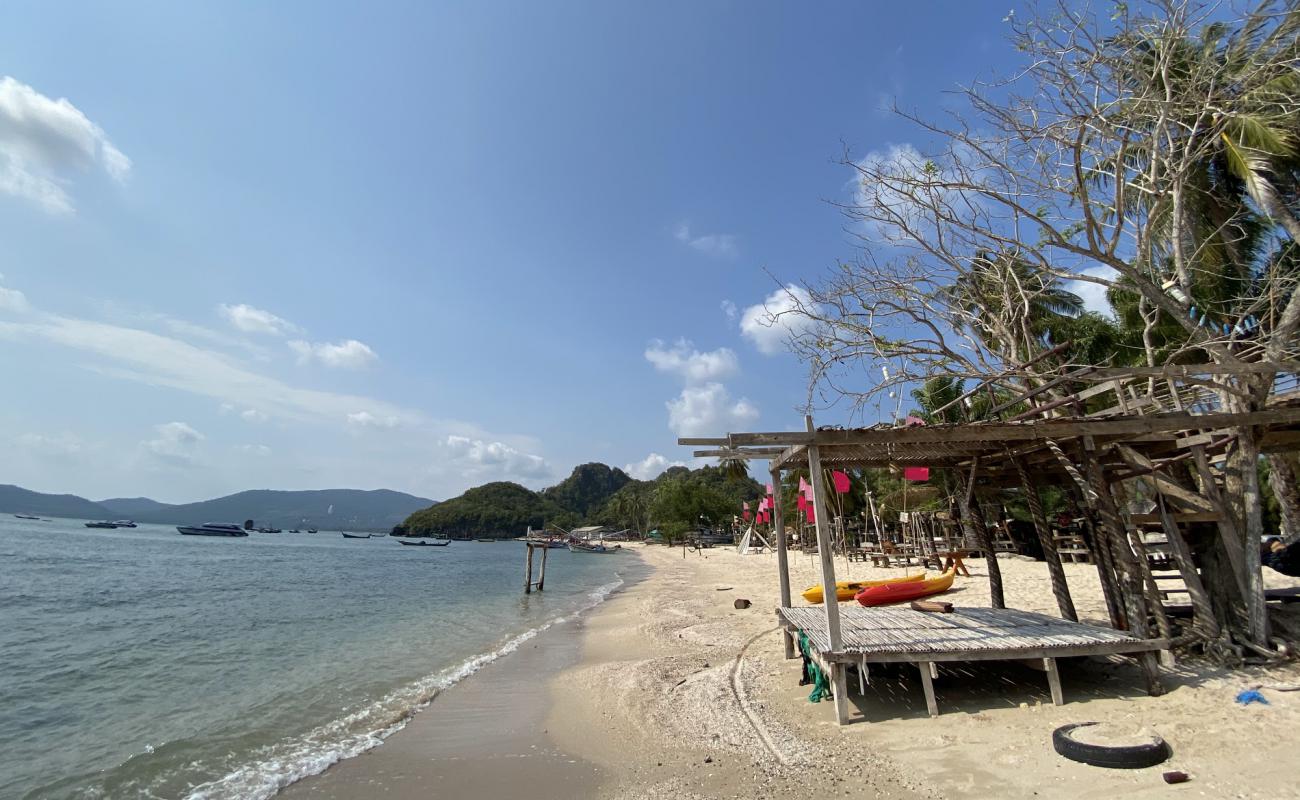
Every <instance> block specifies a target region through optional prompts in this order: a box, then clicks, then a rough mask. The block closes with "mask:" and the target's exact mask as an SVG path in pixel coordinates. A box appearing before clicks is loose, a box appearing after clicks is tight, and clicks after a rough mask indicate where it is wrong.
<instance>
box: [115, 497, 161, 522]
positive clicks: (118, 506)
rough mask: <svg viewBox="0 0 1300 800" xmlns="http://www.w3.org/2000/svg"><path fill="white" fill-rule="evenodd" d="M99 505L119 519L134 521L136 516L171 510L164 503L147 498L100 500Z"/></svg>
mask: <svg viewBox="0 0 1300 800" xmlns="http://www.w3.org/2000/svg"><path fill="white" fill-rule="evenodd" d="M99 504H100V505H101V506H103V507H104V508H107V509H108V510H109V511H112V512H113V513H114V514H115V515H117V517H118V518H119V519H123V518H131V519H134V518H135V517H136V516H137V515H144V514H146V513H148V512H151V511H162V510H163V509H167V508H171V506H169V505H167V504H166V503H159V502H158V501H157V500H150V499H149V498H147V497H110V498H109V499H107V500H100V501H99Z"/></svg>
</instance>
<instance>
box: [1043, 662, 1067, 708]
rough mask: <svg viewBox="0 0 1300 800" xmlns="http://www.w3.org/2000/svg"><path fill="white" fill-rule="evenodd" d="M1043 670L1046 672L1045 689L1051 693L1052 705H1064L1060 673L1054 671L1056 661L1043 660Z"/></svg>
mask: <svg viewBox="0 0 1300 800" xmlns="http://www.w3.org/2000/svg"><path fill="white" fill-rule="evenodd" d="M1043 669H1045V670H1047V688H1048V689H1051V691H1052V705H1055V706H1059V705H1064V703H1065V695H1064V694H1063V693H1062V692H1061V673H1060V672H1058V671H1057V670H1056V659H1054V658H1044V659H1043Z"/></svg>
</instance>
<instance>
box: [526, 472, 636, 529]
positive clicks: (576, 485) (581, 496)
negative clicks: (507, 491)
mask: <svg viewBox="0 0 1300 800" xmlns="http://www.w3.org/2000/svg"><path fill="white" fill-rule="evenodd" d="M631 481H632V479H631V478H630V477H628V475H627V473H626V472H624V471H623V470H621V469H619V468H617V467H613V468H611V467H609V466H606V465H605V464H599V463H592V464H581V465H579V466H576V467H574V468H573V472H572V473H571V474H570V475H569V477H567V478H565V479H564V480H562V481H560V482H559V483H557V484H555V485H554V486H552V487H550V488H549V489H543V490H542V492H541V494H542V497H544V498H546V499H547V500H550V501H551V502H552V503H554V504H555V505H557V506H559V507H560V508H562V509H564V510H565V511H571V512H573V513H574V514H577V515H578V516H579V517H580V518H582V519H587V518H588V517H589V516H591V514H592V513H593V512H595V511H597V510H599V509H600V508H601V507H602V506H603V505H605V503H606V502H608V501H609V498H611V497H613V496H614V493H615V492H617V491H618V490H619V489H622V488H623V487H624V486H626V485H627V484H628V483H630V482H631Z"/></svg>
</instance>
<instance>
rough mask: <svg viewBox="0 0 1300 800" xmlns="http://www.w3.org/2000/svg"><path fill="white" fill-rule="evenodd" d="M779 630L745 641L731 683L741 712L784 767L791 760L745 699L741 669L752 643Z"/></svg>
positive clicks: (777, 628) (733, 669) (732, 691)
mask: <svg viewBox="0 0 1300 800" xmlns="http://www.w3.org/2000/svg"><path fill="white" fill-rule="evenodd" d="M779 630H781V629H780V627H776V628H771V629H769V630H765V631H763V632H762V633H758V634H755V635H754V636H753V637H752V638H750V640H749V641H747V642H745V645H744V646H743V647H741V648H740V652H739V653H736V659H735V661H733V662H732V663H731V678H730V681H729V683H730V684H731V693H732V694H734V695H735V696H736V703H737V705H738V706H739V707H740V713H742V714H744V715H745V719H747V720H749V724H750V725H752V726H753V728H754V733H756V734H758V740H759V741H760V742H762V743H763V746H764V747H765V748H767V751H768V752H769V753H771V754H772V758H775V759H776V763H778V764H780V765H781V766H783V767H788V766H790V762H789V761H787V760H786V757H785V755H784V754H782V753H781V750H780V748H778V747H777V746H776V742H773V741H772V736H771V735H770V734H769V733H768V732H767V726H766V725H764V724H763V721H762V720H761V719H759V717H758V715H757V714H755V713H754V711H753V710H752V709H751V708H750V707H749V703H748V702H747V701H746V700H745V692H744V687H743V686H742V685H741V683H740V670H741V664H742V662H743V661H744V660H745V651H746V650H748V649H749V646H750V645H751V644H753V643H754V642H756V641H758V640H759V639H760V638H762V637H764V636H769V635H771V634H773V633H775V632H776V631H779Z"/></svg>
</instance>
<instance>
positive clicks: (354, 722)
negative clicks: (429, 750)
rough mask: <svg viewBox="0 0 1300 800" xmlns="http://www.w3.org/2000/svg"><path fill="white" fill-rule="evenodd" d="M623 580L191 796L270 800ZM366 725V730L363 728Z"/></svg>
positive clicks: (368, 743) (269, 751)
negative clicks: (563, 612)
mask: <svg viewBox="0 0 1300 800" xmlns="http://www.w3.org/2000/svg"><path fill="white" fill-rule="evenodd" d="M622 585H623V581H622V579H617V580H614V581H611V582H610V583H606V584H604V585H602V586H599V587H597V588H596V589H594V590H592V591H591V592H590V593H589V594H588V598H589V600H590V602H588V603H586V604H585V605H583V606H581V607H579V608H578V609H576V610H574V611H572V612H570V613H568V614H565V615H563V616H558V617H555V618H553V619H550V620H547V621H546V622H544V623H542V624H541V625H538V626H537V627H535V628H531V629H529V630H526V631H524V632H523V633H521V634H519V635H517V636H515V637H513V638H511V639H509V640H507V641H506V642H505V643H504V644H502V645H501V646H500V647H498V648H497V649H495V650H493V651H491V652H488V653H483V654H480V655H477V656H474V657H473V658H470V659H467V660H465V661H463V662H461V663H460V664H459V665H457V666H455V667H451V668H449V669H445V670H442V671H440V672H436V673H434V674H432V675H429V676H427V677H425V678H421V679H420V680H418V681H416V682H415V683H414V684H410V685H408V686H404V687H402V688H400V689H397V690H395V691H393V692H390V693H389V694H388V695H386V696H385V697H383V698H382V699H380V700H378V701H376V702H375V703H372V704H371V705H369V706H367V707H365V708H363V709H360V710H358V711H356V712H353V713H351V714H347V715H345V716H343V717H340V718H339V719H336V720H334V721H332V722H330V723H328V724H326V725H322V726H320V727H318V728H316V729H314V730H312V731H310V732H309V733H307V734H305V735H303V736H301V737H299V738H297V739H295V740H293V741H291V742H287V743H283V744H279V745H274V746H272V747H268V748H266V750H265V751H264V752H263V754H262V756H261V757H260V758H259V759H258V760H256V761H253V762H252V763H249V764H245V765H243V766H241V767H239V768H238V769H236V770H234V771H233V772H230V773H228V774H227V775H225V776H223V777H221V778H218V779H217V780H215V781H209V782H208V783H204V784H202V785H199V786H196V787H194V788H193V789H192V790H190V793H189V794H188V795H186V798H187V800H224V799H225V798H241V799H242V798H253V799H255V800H266V798H269V797H272V796H274V795H275V794H276V793H277V792H279V791H280V790H281V789H283V788H285V787H286V786H289V785H290V784H292V783H296V782H298V781H300V780H302V779H303V778H307V777H310V776H312V775H318V774H320V773H322V772H324V771H325V770H326V769H328V768H329V767H330V766H332V765H333V764H336V763H338V762H339V761H342V760H343V759H345V758H352V757H354V756H358V755H361V754H362V753H364V752H366V751H367V750H370V749H373V748H375V747H378V746H379V745H381V744H383V743H384V740H385V739H387V738H388V737H389V736H392V735H393V734H394V733H396V732H397V731H399V730H401V729H402V728H404V727H406V724H407V723H408V722H410V720H411V717H412V716H414V715H415V714H416V713H418V712H419V711H421V710H423V709H424V708H426V707H428V705H429V704H430V703H432V702H433V700H434V699H435V698H436V697H437V696H438V695H439V694H441V693H442V692H443V691H445V690H447V689H448V688H450V687H452V686H455V685H456V684H457V683H460V682H461V681H463V680H465V679H466V678H468V677H469V676H471V675H473V674H474V673H476V672H478V671H479V670H480V669H482V668H483V667H485V666H487V665H488V664H490V663H492V662H493V661H496V660H497V659H499V658H501V657H502V656H506V655H509V654H510V653H513V652H514V651H516V650H518V649H519V646H520V645H522V644H523V643H524V642H527V641H528V640H529V639H532V638H533V637H535V636H537V635H538V634H540V633H542V632H543V631H545V630H547V629H549V628H552V627H554V626H556V625H559V624H561V623H564V622H567V621H569V620H570V619H572V618H573V617H576V616H578V615H580V614H583V613H586V612H587V611H590V610H591V609H593V608H595V607H596V606H598V605H600V604H601V603H602V602H604V601H605V599H606V598H608V597H609V596H610V595H611V594H612V593H613V592H614V591H615V590H617V589H618V588H619V587H620V586H622ZM358 729H360V730H358Z"/></svg>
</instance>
